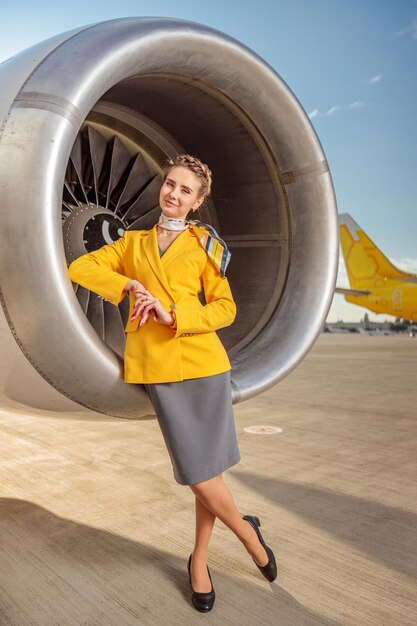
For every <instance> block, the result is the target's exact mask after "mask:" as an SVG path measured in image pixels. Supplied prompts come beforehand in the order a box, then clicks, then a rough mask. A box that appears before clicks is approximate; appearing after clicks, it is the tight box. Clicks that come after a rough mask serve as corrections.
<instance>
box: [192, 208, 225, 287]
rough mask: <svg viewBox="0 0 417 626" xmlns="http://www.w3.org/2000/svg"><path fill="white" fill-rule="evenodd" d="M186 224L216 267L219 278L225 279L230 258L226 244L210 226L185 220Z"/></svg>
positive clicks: (198, 221) (197, 221) (196, 221)
mask: <svg viewBox="0 0 417 626" xmlns="http://www.w3.org/2000/svg"><path fill="white" fill-rule="evenodd" d="M187 224H188V227H189V229H190V230H192V231H193V232H194V234H195V235H196V237H197V239H198V241H199V243H200V244H201V245H202V246H203V248H204V250H205V251H206V253H207V255H208V257H209V258H210V259H211V260H212V262H213V263H214V265H215V266H216V267H217V269H218V271H219V272H220V275H221V277H222V278H225V274H226V269H227V266H228V264H229V261H230V259H231V256H232V255H231V253H230V252H229V249H228V247H227V245H226V243H225V242H224V241H223V239H221V238H220V236H219V235H218V233H217V231H216V230H215V229H214V228H213V226H211V225H210V224H205V223H204V222H200V220H187Z"/></svg>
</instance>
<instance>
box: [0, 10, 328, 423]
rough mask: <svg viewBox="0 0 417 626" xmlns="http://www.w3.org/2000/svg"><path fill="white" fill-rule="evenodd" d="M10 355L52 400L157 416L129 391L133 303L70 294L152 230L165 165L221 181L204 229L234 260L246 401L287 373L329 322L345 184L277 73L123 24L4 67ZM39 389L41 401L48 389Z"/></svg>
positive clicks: (4, 263) (145, 21)
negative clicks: (135, 234) (76, 270)
mask: <svg viewBox="0 0 417 626" xmlns="http://www.w3.org/2000/svg"><path fill="white" fill-rule="evenodd" d="M0 78H1V85H2V95H1V98H0V120H1V123H2V126H1V132H0V197H1V203H0V211H1V229H0V255H1V262H0V289H1V303H2V313H1V314H0V341H1V342H2V344H1V350H2V358H3V359H4V362H10V363H14V364H16V363H19V364H20V366H21V368H22V369H21V372H22V374H21V375H22V386H24V372H25V371H28V368H29V369H34V370H35V371H36V372H37V373H38V374H40V376H38V375H37V377H36V381H37V382H36V385H37V391H36V395H37V398H38V400H37V402H38V404H39V402H40V400H39V398H41V397H42V389H46V388H47V387H48V386H52V387H53V388H55V389H56V390H57V391H58V392H59V394H61V395H60V397H62V396H64V397H66V398H70V399H72V400H73V401H75V402H76V403H77V404H78V405H82V406H85V407H89V408H91V409H94V410H95V411H98V412H101V413H104V414H107V415H112V416H118V417H135V418H138V417H142V416H145V415H147V414H150V413H152V412H153V411H152V407H151V405H150V402H149V399H148V397H147V394H146V392H145V391H144V388H143V386H142V385H131V384H126V383H124V382H123V377H122V372H123V358H122V357H123V349H124V341H125V335H124V323H125V321H126V316H127V312H128V311H127V310H128V302H127V298H125V300H124V301H122V303H121V304H120V306H119V307H118V308H117V307H115V306H113V305H112V304H110V303H109V302H107V301H105V300H103V299H101V298H100V297H98V296H97V295H96V294H94V293H91V292H89V291H87V290H86V289H84V288H82V287H79V286H77V285H73V284H72V283H71V281H70V280H69V278H68V274H67V265H68V264H69V263H70V262H71V261H72V260H73V259H74V258H76V257H78V256H79V255H80V254H83V253H85V252H87V251H91V250H94V249H96V248H99V247H101V246H102V245H104V244H105V243H111V242H113V241H115V240H116V239H117V238H119V237H120V236H121V235H122V234H123V232H124V231H125V230H127V229H148V228H151V227H152V226H153V225H154V224H155V223H156V221H157V219H158V217H159V212H160V209H159V206H158V192H159V187H160V182H161V172H162V164H163V162H164V161H165V160H166V159H167V157H170V156H173V155H175V154H176V153H178V152H188V153H191V154H194V155H196V156H198V157H199V158H200V159H201V160H203V161H205V162H207V163H208V164H209V166H210V168H211V169H212V171H213V179H214V186H213V194H212V198H211V200H210V201H209V202H207V203H206V205H205V207H204V208H203V209H202V210H200V212H199V215H198V218H199V219H201V220H202V221H205V222H209V223H211V224H212V225H213V226H214V227H215V228H216V229H217V230H218V232H219V233H220V235H221V236H222V238H223V239H224V240H225V241H226V242H227V244H228V247H229V249H230V251H231V253H232V259H231V262H230V265H229V267H228V278H229V281H230V285H231V288H232V291H233V295H234V297H235V300H236V303H237V310H238V313H237V317H236V320H235V322H234V324H233V325H232V326H230V327H228V328H225V329H222V330H221V331H219V336H220V339H221V340H222V342H223V344H224V345H225V348H226V349H227V351H228V354H229V357H230V359H231V362H232V390H231V392H232V397H233V402H234V403H236V402H239V401H242V400H246V399H248V398H250V397H252V396H254V395H255V394H258V393H261V392H262V391H264V390H266V389H268V388H269V387H271V386H272V385H274V384H275V383H277V382H278V381H279V380H281V379H282V378H283V377H284V376H286V375H287V374H288V373H289V372H290V371H291V370H292V369H293V368H294V367H295V366H296V365H297V364H298V363H299V362H300V361H301V360H302V359H303V357H304V356H305V355H306V353H307V352H308V350H309V349H310V348H311V346H312V345H313V343H314V341H315V340H316V338H317V336H318V334H319V333H320V331H321V328H322V326H323V324H324V322H325V319H326V316H327V313H328V309H329V307H330V304H331V300H332V297H333V293H334V286H335V280H336V273H337V261H338V231H337V213H336V205H335V197H334V191H333V185H332V181H331V176H330V172H329V168H328V164H327V161H326V159H325V156H324V153H323V150H322V148H321V145H320V142H319V140H318V138H317V136H316V134H315V131H314V129H313V127H312V125H311V123H310V120H309V118H308V116H307V115H306V113H305V111H304V110H303V108H302V107H301V105H300V103H299V102H298V101H297V99H296V97H295V96H294V94H293V93H292V92H291V90H290V89H289V87H288V86H287V85H286V84H285V83H284V81H283V80H282V79H281V78H280V77H279V76H278V75H277V74H276V72H275V71H274V70H273V69H272V68H271V67H270V66H269V65H268V64H267V63H265V62H264V61H263V60H262V59H261V58H259V57H258V56H257V55H256V54H255V53H254V52H253V51H251V50H250V49H248V48H247V47H246V46H244V45H242V44H241V43H239V42H238V41H236V40H234V39H232V38H231V37H228V36H227V35H225V34H223V33H221V32H219V31H216V30H213V29H211V28H208V27H206V26H203V25H201V24H196V23H192V22H187V21H181V20H175V19H165V18H161V19H159V18H127V19H116V20H111V21H108V22H103V23H98V24H93V25H90V26H87V27H82V28H78V29H75V30H72V31H70V32H66V33H64V34H61V35H58V36H56V37H53V38H51V39H49V40H47V41H45V42H42V43H40V44H38V45H35V46H33V47H32V48H30V49H28V50H26V51H24V52H22V53H20V54H18V55H16V56H14V57H12V58H11V59H9V60H7V61H5V62H4V63H2V64H1V65H0ZM34 393H35V392H34Z"/></svg>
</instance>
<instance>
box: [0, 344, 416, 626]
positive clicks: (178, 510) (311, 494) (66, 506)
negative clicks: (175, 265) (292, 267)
mask: <svg viewBox="0 0 417 626" xmlns="http://www.w3.org/2000/svg"><path fill="white" fill-rule="evenodd" d="M21 384H22V386H24V385H25V381H24V380H22V381H21ZM1 394H2V395H1ZM234 408H235V418H236V425H237V431H238V437H239V446H240V451H241V456H242V459H241V461H240V462H239V463H238V464H237V465H235V466H234V467H232V468H230V469H229V470H228V471H227V472H225V473H224V475H223V476H224V480H225V482H226V484H227V485H228V486H229V487H230V489H231V491H232V493H233V496H234V500H235V502H236V505H237V506H238V508H239V511H240V512H241V513H242V515H244V514H252V515H257V516H258V517H259V518H260V520H261V531H262V533H263V536H264V539H265V541H266V542H267V544H268V545H270V546H271V547H272V549H273V550H274V552H275V555H276V558H277V562H278V578H277V580H276V581H275V582H274V583H268V582H267V581H266V580H265V579H264V578H263V577H262V576H261V574H260V572H259V571H258V569H257V567H256V566H255V564H254V563H253V561H252V559H251V557H250V556H249V554H248V553H247V552H246V550H245V549H244V547H243V545H242V544H241V543H240V542H239V540H238V539H237V538H236V537H235V536H234V535H233V534H232V533H231V531H230V530H229V529H228V528H227V527H226V526H225V525H224V524H223V523H222V522H221V521H220V520H216V523H215V527H214V530H213V535H212V540H211V543H210V550H209V567H210V572H211V575H212V579H213V584H214V588H215V590H216V602H215V605H214V609H213V611H211V612H210V613H208V614H205V615H203V614H200V613H198V612H197V611H196V610H195V609H194V607H193V606H192V604H191V602H190V588H189V583H188V575H187V568H186V565H187V559H188V556H189V554H190V552H191V550H192V547H193V538H194V496H193V494H192V492H191V490H190V489H189V487H187V486H181V485H178V483H176V482H175V480H174V478H173V475H172V468H171V463H170V460H169V456H168V453H167V451H166V448H165V445H164V441H163V438H162V435H161V433H160V431H159V427H158V424H157V421H156V419H155V418H152V419H148V420H137V421H136V420H123V419H116V418H106V417H105V416H103V415H99V414H97V413H93V412H92V411H88V410H84V409H79V410H68V411H67V412H65V413H62V412H61V413H60V414H57V413H56V412H54V411H53V410H44V409H42V408H41V407H37V408H36V409H33V410H32V409H30V407H28V406H27V405H24V404H23V403H22V404H19V403H18V402H16V401H14V402H11V401H10V398H8V397H7V393H6V391H5V390H4V389H3V390H2V391H1V393H0V424H1V432H2V436H1V439H0V485H1V487H0V489H1V494H0V540H1V558H0V624H1V626H5V625H7V626H9V625H10V626H52V625H54V626H56V625H59V626H61V625H65V626H79V625H86V626H87V625H88V626H92V625H98V626H133V625H152V626H155V625H156V626H164V625H177V624H182V625H185V626H188V625H190V626H194V625H195V624H199V623H203V622H204V624H206V625H208V624H210V625H211V624H212V625H216V626H217V625H220V624H221V625H223V624H225V625H238V624H239V625H242V626H246V625H247V626H249V625H250V626H257V625H268V626H271V625H274V626H275V625H279V626H310V625H315V626H336V625H337V626H339V625H349V626H368V625H369V626H371V625H372V626H373V625H375V626H383V625H389V626H406V625H407V626H415V624H417V581H416V577H417V497H416V496H417V490H416V477H417V458H416V457H417V455H416V442H417V339H411V338H409V337H405V336H403V337H395V336H368V335H356V334H349V335H329V334H322V335H321V336H320V337H319V339H318V341H317V342H316V344H315V345H314V347H313V349H312V350H311V351H310V353H309V354H308V356H307V357H306V359H305V360H304V361H303V362H302V363H301V364H300V365H299V366H298V368H297V369H296V370H294V371H293V372H292V373H291V374H290V375H289V376H288V377H287V378H286V379H285V380H284V381H282V382H281V383H280V384H278V385H276V386H275V387H274V388H272V389H270V390H268V391H267V392H265V393H263V394H262V395H261V396H258V397H256V398H253V399H251V400H249V401H247V402H244V403H242V404H238V405H235V407H234ZM250 425H269V426H277V427H279V428H282V429H283V430H282V432H281V433H279V434H274V435H265V434H263V435H261V434H250V433H248V432H245V431H244V428H245V427H246V426H250Z"/></svg>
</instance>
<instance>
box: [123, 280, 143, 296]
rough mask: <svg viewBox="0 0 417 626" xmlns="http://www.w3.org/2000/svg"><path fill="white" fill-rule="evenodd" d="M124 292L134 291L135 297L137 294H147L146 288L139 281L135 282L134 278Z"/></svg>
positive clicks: (127, 284)
mask: <svg viewBox="0 0 417 626" xmlns="http://www.w3.org/2000/svg"><path fill="white" fill-rule="evenodd" d="M123 291H126V292H128V291H133V293H134V295H136V294H137V293H145V292H146V288H145V287H144V286H143V285H142V283H140V282H139V281H138V280H134V279H133V278H131V279H130V280H129V282H128V283H126V285H125V288H124V289H123Z"/></svg>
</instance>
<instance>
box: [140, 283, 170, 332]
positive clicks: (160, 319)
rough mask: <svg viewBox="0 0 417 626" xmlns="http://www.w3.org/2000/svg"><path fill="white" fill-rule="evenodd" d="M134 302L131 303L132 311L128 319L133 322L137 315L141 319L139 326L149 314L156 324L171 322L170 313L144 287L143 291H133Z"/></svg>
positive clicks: (168, 323)
mask: <svg viewBox="0 0 417 626" xmlns="http://www.w3.org/2000/svg"><path fill="white" fill-rule="evenodd" d="M134 293H135V303H134V305H133V313H132V315H131V317H130V321H131V322H133V321H134V320H135V319H137V318H138V317H139V316H140V317H141V320H140V322H139V326H143V325H144V324H145V323H146V321H147V319H148V317H149V316H150V317H151V318H152V319H153V320H154V322H156V323H157V324H165V325H166V326H168V325H170V324H172V323H173V321H174V320H173V318H172V316H171V314H170V313H168V311H167V310H166V309H164V307H163V306H162V304H161V303H160V302H159V300H158V299H157V298H154V297H153V295H152V294H151V293H150V292H149V291H147V290H146V289H145V288H144V290H143V291H139V290H137V291H135V292H134Z"/></svg>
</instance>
